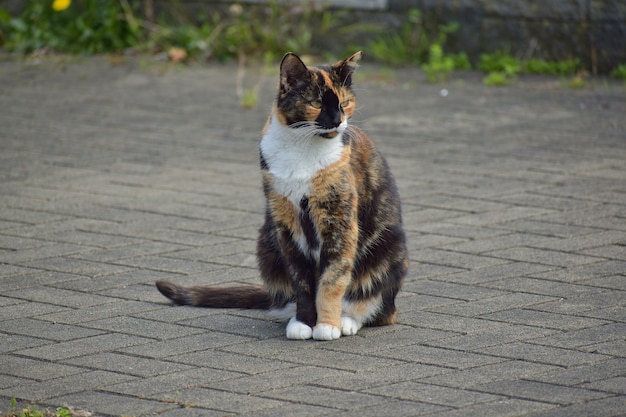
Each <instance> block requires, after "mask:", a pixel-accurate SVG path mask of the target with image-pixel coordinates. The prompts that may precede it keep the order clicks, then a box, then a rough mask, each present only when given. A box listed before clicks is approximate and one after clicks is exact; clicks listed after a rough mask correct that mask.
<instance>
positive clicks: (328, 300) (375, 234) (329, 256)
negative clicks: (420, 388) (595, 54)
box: [156, 51, 409, 340]
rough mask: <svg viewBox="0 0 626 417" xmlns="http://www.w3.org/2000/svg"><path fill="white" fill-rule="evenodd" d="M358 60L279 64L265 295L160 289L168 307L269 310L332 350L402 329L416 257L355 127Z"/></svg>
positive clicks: (375, 159)
mask: <svg viewBox="0 0 626 417" xmlns="http://www.w3.org/2000/svg"><path fill="white" fill-rule="evenodd" d="M360 59H361V52H360V51H359V52H357V53H355V54H354V55H352V56H350V57H349V58H347V59H345V60H343V61H339V62H337V63H335V64H333V65H323V66H317V67H307V66H306V65H305V64H304V63H303V62H302V60H301V59H300V58H299V57H298V56H297V55H295V54H293V53H287V54H286V55H285V56H284V57H283V59H282V61H281V64H280V81H279V85H278V94H277V96H276V100H275V102H274V105H273V108H272V111H271V114H270V117H269V119H268V121H267V123H266V125H265V128H264V130H263V136H262V139H261V142H260V165H261V173H262V180H263V191H264V194H265V197H266V211H265V222H264V224H263V226H262V227H261V229H260V231H259V238H258V241H257V260H258V266H259V269H260V272H261V278H262V280H263V283H264V286H255V285H248V286H234V287H225V288H223V287H209V286H192V287H182V286H179V285H176V284H174V283H171V282H168V281H157V283H156V285H157V288H158V289H159V291H160V292H161V293H162V294H163V295H165V296H166V297H168V298H170V299H171V300H172V301H174V303H177V304H182V305H193V306H199V307H214V308H218V307H221V308H225V307H230V308H254V309H267V310H272V311H273V312H274V313H275V314H276V315H278V316H280V315H281V314H282V315H283V317H284V318H286V319H289V318H290V320H289V322H288V324H287V329H286V336H287V338H289V339H310V338H313V339H316V340H333V339H338V338H339V337H340V336H342V335H344V336H350V335H355V334H356V333H357V332H358V331H359V329H361V327H362V326H364V325H370V326H381V325H388V324H393V323H395V322H396V315H397V312H396V306H395V298H396V295H397V294H398V291H399V290H400V287H401V285H402V281H403V279H404V276H405V275H406V272H407V269H408V267H409V260H408V252H407V248H406V238H405V234H404V230H403V227H402V216H401V207H400V200H399V196H398V191H397V188H396V184H395V181H394V179H393V176H392V174H391V172H390V170H389V167H388V165H387V163H386V161H385V159H384V158H383V157H382V155H381V154H380V153H379V152H378V151H377V150H376V148H375V147H374V144H373V143H372V142H371V140H370V139H369V138H368V137H367V136H366V134H365V133H364V132H362V131H361V130H359V129H358V128H356V127H354V126H352V125H350V124H348V119H349V118H350V117H351V116H352V114H353V113H354V111H355V106H356V99H355V95H354V91H353V90H352V75H353V73H354V71H355V69H356V67H357V63H358V62H359V60H360ZM294 310H295V314H294Z"/></svg>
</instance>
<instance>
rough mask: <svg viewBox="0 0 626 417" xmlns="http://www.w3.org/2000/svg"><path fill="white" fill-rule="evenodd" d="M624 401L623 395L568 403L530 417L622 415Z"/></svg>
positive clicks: (608, 416) (611, 416)
mask: <svg viewBox="0 0 626 417" xmlns="http://www.w3.org/2000/svg"><path fill="white" fill-rule="evenodd" d="M624 406H626V401H625V400H624V397H623V396H619V397H609V398H603V399H600V400H595V401H589V402H585V403H578V404H573V405H569V406H567V407H559V408H553V409H551V410H546V411H542V412H537V413H532V414H529V416H532V417H560V416H562V417H566V416H594V417H595V416H597V417H618V416H623V415H624Z"/></svg>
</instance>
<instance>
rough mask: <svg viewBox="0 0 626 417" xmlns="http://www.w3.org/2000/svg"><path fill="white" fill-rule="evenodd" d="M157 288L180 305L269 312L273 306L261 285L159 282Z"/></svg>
mask: <svg viewBox="0 0 626 417" xmlns="http://www.w3.org/2000/svg"><path fill="white" fill-rule="evenodd" d="M156 286H157V288H158V290H159V291H160V292H161V294H163V295H164V296H166V297H167V298H169V299H170V300H172V301H173V302H175V303H176V304H180V305H189V306H196V307H212V308H251V309H259V310H268V309H269V308H270V307H271V305H272V298H271V296H270V294H269V292H268V291H267V290H266V289H265V288H263V287H262V286H260V285H244V286H238V287H207V286H200V285H199V286H193V287H183V286H180V285H176V284H174V283H173V282H170V281H157V282H156Z"/></svg>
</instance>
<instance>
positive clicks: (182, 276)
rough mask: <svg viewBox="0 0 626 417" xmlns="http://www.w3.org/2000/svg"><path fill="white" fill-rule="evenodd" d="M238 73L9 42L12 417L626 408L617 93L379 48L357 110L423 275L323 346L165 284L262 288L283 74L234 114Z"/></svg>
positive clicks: (542, 414) (5, 339) (625, 259)
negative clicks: (429, 68)
mask: <svg viewBox="0 0 626 417" xmlns="http://www.w3.org/2000/svg"><path fill="white" fill-rule="evenodd" d="M255 71H257V69H255V68H250V69H249V71H248V74H254V72H255ZM234 73H235V68H234V67H233V66H232V65H230V64H203V65H191V66H188V67H176V69H172V68H169V67H167V66H165V65H163V64H159V63H154V64H152V63H150V61H149V58H139V59H137V58H128V59H127V60H126V61H124V62H121V63H119V64H118V65H111V64H110V63H109V62H108V61H107V59H106V58H105V57H94V58H76V59H66V58H62V57H44V58H38V59H36V60H26V61H18V60H16V59H14V58H12V57H9V56H0V84H1V85H2V89H0V108H2V111H1V112H0V126H1V127H0V149H1V153H0V411H2V412H5V411H7V410H8V409H9V407H10V401H11V399H12V398H16V399H18V400H19V401H20V402H25V403H28V402H35V403H37V404H39V405H40V406H47V407H55V406H60V405H64V404H67V405H70V406H72V407H76V408H79V409H84V410H88V411H90V412H92V413H94V415H98V416H117V415H133V416H148V415H154V414H159V415H163V416H166V417H168V416H169V417H174V416H179V415H202V416H226V415H228V416H231V415H232V416H235V415H241V416H292V415H299V416H309V415H310V416H321V415H332V416H359V417H366V416H380V415H393V416H418V415H419V416H421V415H428V416H446V417H447V416H475V415H480V416H487V417H489V416H497V417H501V416H533V417H549V416H568V417H572V416H573V417H587V416H597V417H609V416H621V415H624V413H625V410H626V390H625V389H624V386H625V382H626V339H625V335H626V314H625V313H624V311H625V310H624V304H625V302H626V285H625V283H626V250H625V249H624V247H625V245H626V197H625V196H626V118H625V117H624V115H625V114H626V90H625V89H624V86H623V85H620V84H618V83H613V82H610V81H606V82H605V81H603V80H590V81H589V83H588V84H589V85H590V86H591V87H589V88H585V89H582V90H573V89H569V88H567V87H565V86H563V85H561V83H560V81H559V80H556V79H552V78H544V77H529V78H522V79H520V80H519V81H518V82H517V83H516V84H515V85H512V86H506V87H502V88H489V87H485V86H484V85H483V84H482V82H481V79H480V75H479V74H473V73H466V74H454V75H453V76H452V80H451V81H450V82H448V83H447V84H446V85H432V84H428V83H427V82H426V79H425V77H424V75H423V74H422V73H421V72H420V71H419V70H417V69H411V68H405V69H394V70H393V71H389V70H388V69H386V70H383V69H381V68H380V67H377V66H375V65H372V64H370V63H368V62H367V60H365V62H364V63H363V65H362V66H361V68H360V70H359V73H358V74H359V75H358V77H357V79H356V81H355V86H356V88H357V94H358V105H359V111H358V112H357V113H356V115H355V117H354V123H355V124H357V125H359V126H361V127H362V128H363V129H364V130H365V131H367V132H368V133H369V134H370V136H371V137H372V138H373V140H374V141H375V142H376V143H377V145H378V146H379V148H380V149H381V150H382V151H383V153H384V154H385V155H386V156H387V159H388V161H389V164H390V165H391V167H392V170H393V172H394V174H395V176H396V179H397V181H398V185H399V188H400V194H401V196H402V200H403V214H404V220H405V227H406V230H407V235H408V240H409V248H410V256H411V260H412V266H411V269H410V272H409V274H408V276H407V279H406V283H405V286H404V289H403V291H402V292H401V293H400V295H399V298H398V306H399V309H400V315H399V323H398V324H397V325H394V326H390V327H383V328H366V329H363V330H362V331H361V332H360V333H359V334H358V335H357V336H354V337H350V338H341V339H340V340H338V341H334V342H330V343H322V342H313V341H306V342H297V341H288V340H286V339H285V337H284V324H282V323H277V322H275V321H274V320H272V319H270V318H268V317H267V316H266V315H265V313H263V312H259V311H239V310H228V309H215V310H208V309H194V308H187V307H172V306H171V305H170V304H168V302H167V301H166V300H165V299H164V298H163V297H162V296H161V295H160V294H159V293H158V292H157V291H156V290H155V288H154V284H153V283H154V281H155V280H157V279H169V280H173V281H176V282H178V283H180V284H183V285H191V284H213V285H235V284H250V283H258V273H257V271H256V266H255V265H256V261H255V239H256V234H257V231H258V228H259V226H260V225H261V223H262V220H263V210H264V201H263V196H262V191H261V187H260V178H259V168H258V160H257V158H258V151H257V145H258V140H259V136H260V132H261V130H262V128H263V125H264V123H265V119H266V117H267V113H268V111H269V108H270V105H271V101H272V98H273V95H274V82H266V83H264V84H263V85H262V86H261V89H260V91H259V100H258V103H259V105H258V107H257V108H255V109H253V110H242V109H241V108H240V107H239V105H238V101H237V97H236V84H235V83H236V80H235V76H234ZM252 77H253V76H252V75H250V79H249V80H248V79H246V80H245V81H246V82H253V81H254V80H253V79H252ZM269 78H270V79H271V78H272V77H269ZM442 88H446V89H447V90H448V94H447V96H442V95H441V94H440V90H441V89H442Z"/></svg>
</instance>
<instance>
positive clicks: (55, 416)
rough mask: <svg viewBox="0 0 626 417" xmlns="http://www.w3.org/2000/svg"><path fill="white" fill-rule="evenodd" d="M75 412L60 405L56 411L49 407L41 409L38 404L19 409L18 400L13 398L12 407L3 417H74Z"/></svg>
mask: <svg viewBox="0 0 626 417" xmlns="http://www.w3.org/2000/svg"><path fill="white" fill-rule="evenodd" d="M73 415H74V413H73V412H72V410H71V409H70V408H67V407H59V408H57V409H56V410H55V411H54V412H51V411H50V410H48V409H43V410H40V409H39V408H38V407H37V406H36V405H30V406H28V407H24V408H21V409H18V407H17V400H16V399H15V398H12V399H11V408H10V409H9V411H8V412H7V413H6V414H2V416H3V417H72V416H73Z"/></svg>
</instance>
